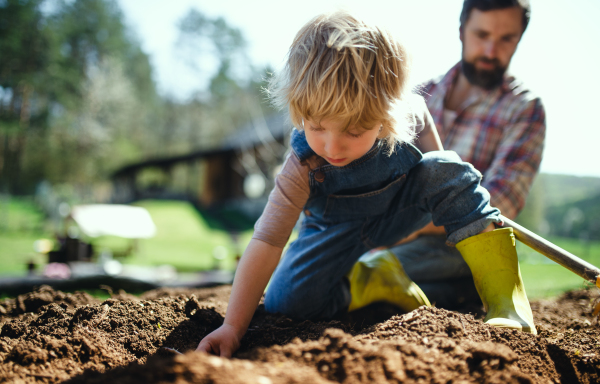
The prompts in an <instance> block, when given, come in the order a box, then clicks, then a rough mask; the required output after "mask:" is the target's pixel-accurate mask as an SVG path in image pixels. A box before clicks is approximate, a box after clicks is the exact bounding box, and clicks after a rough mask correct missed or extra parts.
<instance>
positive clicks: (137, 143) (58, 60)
mask: <svg viewBox="0 0 600 384" xmlns="http://www.w3.org/2000/svg"><path fill="white" fill-rule="evenodd" d="M179 31H180V38H179V41H178V45H177V46H178V48H179V51H180V53H181V55H182V56H183V57H184V58H185V60H186V62H188V63H189V64H190V66H191V67H192V68H194V69H196V70H197V73H198V74H199V76H205V77H206V78H207V79H208V85H207V87H206V89H199V90H198V92H197V93H196V95H195V96H194V97H193V98H192V99H191V100H188V101H185V102H181V101H176V100H172V99H169V98H168V97H164V96H160V95H159V94H158V93H157V91H156V87H155V83H154V81H153V79H152V75H153V74H152V67H151V65H150V62H149V59H148V56H147V55H146V54H145V53H144V52H143V51H142V49H141V47H140V44H139V42H138V41H137V39H136V37H135V35H134V34H132V33H131V31H129V30H128V29H127V27H126V26H125V24H124V20H123V15H122V13H121V11H120V9H119V8H118V6H117V4H116V2H115V1H114V0H70V1H67V0H2V1H0V193H5V192H9V193H30V192H32V191H33V189H34V188H35V185H36V184H37V183H39V182H40V181H42V180H47V181H49V182H50V183H52V184H56V183H70V184H77V185H87V184H92V183H95V182H98V181H101V180H106V179H107V178H108V176H109V175H110V174H111V173H112V172H113V171H114V170H115V169H117V168H119V167H121V166H123V165H126V164H128V163H130V162H135V161H141V160H144V159H145V158H150V157H157V156H168V155H175V154H182V153H185V152H187V151H191V150H195V149H199V148H203V147H209V146H214V145H218V144H219V142H220V141H221V140H222V139H223V138H224V137H226V136H227V135H229V134H231V133H232V132H234V131H235V128H237V127H239V126H241V125H243V123H245V122H247V121H248V120H250V119H252V118H256V116H260V115H261V114H263V113H269V112H270V111H269V110H265V111H263V110H262V109H263V108H268V107H265V105H263V103H261V101H260V100H261V98H262V96H261V94H260V90H259V88H260V86H261V81H262V77H263V76H264V71H265V70H264V69H263V70H258V69H256V68H254V67H253V66H252V64H251V63H250V60H249V59H248V56H247V51H246V48H247V44H246V41H245V40H244V37H243V34H242V33H241V31H240V30H238V29H237V28H235V27H233V26H231V25H229V24H228V23H227V22H226V21H225V20H224V19H223V18H210V17H207V16H205V15H204V14H203V13H201V12H200V11H198V10H193V9H192V10H190V11H189V13H188V14H187V15H186V16H185V17H184V18H182V20H181V22H180V24H179Z"/></svg>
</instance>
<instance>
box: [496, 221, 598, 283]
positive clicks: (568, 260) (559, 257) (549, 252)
mask: <svg viewBox="0 0 600 384" xmlns="http://www.w3.org/2000/svg"><path fill="white" fill-rule="evenodd" d="M500 218H501V219H502V220H503V221H504V225H503V227H505V228H507V227H512V229H513V232H514V233H515V237H516V238H517V239H518V240H519V241H520V242H522V243H523V244H525V245H527V246H529V247H531V248H533V249H534V250H535V251H537V252H539V253H541V254H542V255H544V256H546V257H548V258H549V259H550V260H552V261H555V262H556V263H558V264H560V265H562V266H563V267H565V268H567V269H568V270H569V271H571V272H573V273H576V274H577V275H579V276H581V277H583V278H584V279H586V280H587V281H590V282H592V283H594V284H595V285H596V286H598V287H600V269H599V268H598V267H595V266H593V265H592V264H590V263H588V262H587V261H585V260H581V259H580V258H579V257H577V256H575V255H573V254H572V253H569V252H567V251H565V250H564V249H562V248H561V247H559V246H556V245H554V244H552V243H551V242H549V241H548V240H546V239H544V238H543V237H540V236H538V235H536V234H535V233H533V232H531V231H530V230H528V229H526V228H524V227H522V226H520V225H519V224H517V223H515V222H514V221H512V220H510V219H507V218H506V217H504V216H500Z"/></svg>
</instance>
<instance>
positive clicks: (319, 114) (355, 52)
mask: <svg viewBox="0 0 600 384" xmlns="http://www.w3.org/2000/svg"><path fill="white" fill-rule="evenodd" d="M409 70H410V63H409V59H408V54H407V52H406V49H405V47H404V46H403V45H402V44H400V42H398V41H397V40H395V39H394V38H393V37H392V36H391V35H390V33H389V32H387V31H385V30H382V29H380V28H378V27H373V26H369V25H367V24H366V23H364V22H363V21H361V20H359V19H357V18H356V17H355V16H352V15H351V14H349V13H347V12H344V11H337V12H334V13H328V14H322V15H319V16H317V17H315V18H313V19H312V20H311V21H309V22H308V23H307V24H306V25H305V26H304V27H302V29H301V30H300V31H299V32H298V34H297V35H296V37H295V39H294V42H293V43H292V45H291V47H290V50H289V52H288V55H287V60H286V64H285V67H284V68H283V70H282V71H281V72H279V73H278V74H275V75H274V76H272V77H271V79H270V81H269V87H268V89H267V93H268V96H269V98H270V100H271V103H272V104H273V105H274V106H275V107H277V108H280V109H285V108H286V107H287V108H288V110H289V115H290V119H291V122H292V124H293V125H294V126H295V127H296V128H298V129H303V122H304V120H313V121H319V120H321V119H324V118H334V119H335V120H338V121H339V120H341V121H343V122H344V123H345V126H346V127H348V126H350V125H354V126H355V127H360V128H362V129H365V130H366V129H372V128H371V127H374V126H375V125H376V124H377V122H379V121H380V122H381V132H380V134H379V138H381V139H383V140H384V142H386V143H387V144H388V145H389V148H390V151H393V148H394V146H395V145H394V144H395V143H396V142H400V143H403V142H410V141H412V139H413V137H414V131H413V129H412V127H411V124H410V121H411V119H410V118H409V116H412V114H411V113H410V107H409V103H407V102H406V99H407V97H406V93H407V88H408V86H407V83H408V74H409ZM377 126H378V127H379V125H377Z"/></svg>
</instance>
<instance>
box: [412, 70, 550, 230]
mask: <svg viewBox="0 0 600 384" xmlns="http://www.w3.org/2000/svg"><path fill="white" fill-rule="evenodd" d="M459 74H460V63H458V64H457V65H455V66H454V67H452V69H450V71H448V73H446V75H444V76H443V77H441V78H438V79H434V80H431V81H429V82H427V83H425V84H423V86H422V90H423V94H424V96H425V98H426V100H427V107H428V108H429V111H430V112H431V115H432V117H433V121H434V122H435V125H436V127H437V129H438V132H439V134H440V138H441V140H442V143H443V144H444V149H448V150H453V151H455V152H456V153H458V155H459V156H460V157H461V158H462V159H463V160H464V161H467V162H469V163H471V164H473V165H474V166H475V168H477V169H478V170H479V171H480V172H481V173H482V174H483V181H482V185H483V186H484V187H485V188H486V189H487V190H488V191H489V192H490V194H491V196H492V201H491V202H492V205H493V206H495V207H497V208H499V209H500V211H502V214H503V215H504V216H506V217H508V218H510V219H513V218H514V217H516V216H517V214H518V213H519V211H520V210H521V209H522V208H523V206H524V205H525V199H526V198H527V194H528V193H529V188H530V187H531V183H532V182H533V179H534V177H535V175H536V173H537V171H538V169H539V166H540V162H541V159H542V150H543V147H544V137H545V133H546V122H545V120H546V116H545V112H544V107H543V106H542V102H541V100H540V99H539V97H537V96H535V95H533V94H532V93H531V92H530V91H529V90H527V89H526V88H525V87H524V86H523V84H522V83H521V82H520V81H518V80H516V79H515V78H514V77H512V76H509V75H505V76H504V81H503V83H502V85H501V86H500V87H498V88H496V89H493V90H491V91H485V90H481V92H479V93H477V94H473V95H471V96H470V97H469V98H468V99H467V101H466V102H465V103H464V104H463V105H462V106H461V107H460V108H459V109H458V110H457V111H456V119H455V120H454V122H453V123H452V124H450V125H444V98H445V97H446V93H447V92H448V91H449V90H451V87H452V85H453V84H454V81H455V80H456V78H457V76H458V75H459Z"/></svg>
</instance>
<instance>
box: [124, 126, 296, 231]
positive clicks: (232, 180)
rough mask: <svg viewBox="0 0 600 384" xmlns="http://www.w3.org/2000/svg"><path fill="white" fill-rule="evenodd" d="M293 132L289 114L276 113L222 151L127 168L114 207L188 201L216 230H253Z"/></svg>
mask: <svg viewBox="0 0 600 384" xmlns="http://www.w3.org/2000/svg"><path fill="white" fill-rule="evenodd" d="M291 129H292V128H291V125H289V123H287V122H286V116H285V115H284V114H274V115H271V116H269V117H267V118H266V119H261V120H260V121H253V122H250V123H248V124H246V125H245V126H243V127H241V128H239V129H238V130H237V131H236V133H235V134H233V135H231V136H230V137H228V138H227V139H225V140H224V142H223V143H222V145H221V146H219V147H217V148H208V149H203V150H199V151H194V152H191V153H188V154H184V155H180V156H172V157H166V158H156V159H148V160H145V161H141V162H138V163H135V164H129V165H127V166H124V167H123V168H121V169H119V170H117V171H116V172H115V173H114V174H113V175H112V180H113V187H114V188H113V191H114V192H113V201H112V202H113V203H120V204H125V203H131V202H133V201H136V200H141V199H175V200H186V201H189V202H191V203H192V204H193V205H194V206H195V207H196V208H197V209H198V211H199V212H200V214H202V215H203V217H204V218H205V219H206V220H207V221H208V223H209V225H211V226H212V227H214V228H220V229H224V230H227V231H229V232H238V231H242V230H245V229H249V228H252V226H253V225H254V222H255V221H256V220H257V219H258V217H259V216H260V214H261V212H262V209H263V208H264V206H265V204H266V202H267V198H268V193H269V192H270V190H271V189H272V187H273V180H274V176H275V174H276V173H277V171H278V169H279V167H280V166H281V163H282V162H283V159H284V156H285V151H286V147H287V146H286V145H285V143H286V141H287V140H288V139H289V134H290V133H291Z"/></svg>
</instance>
